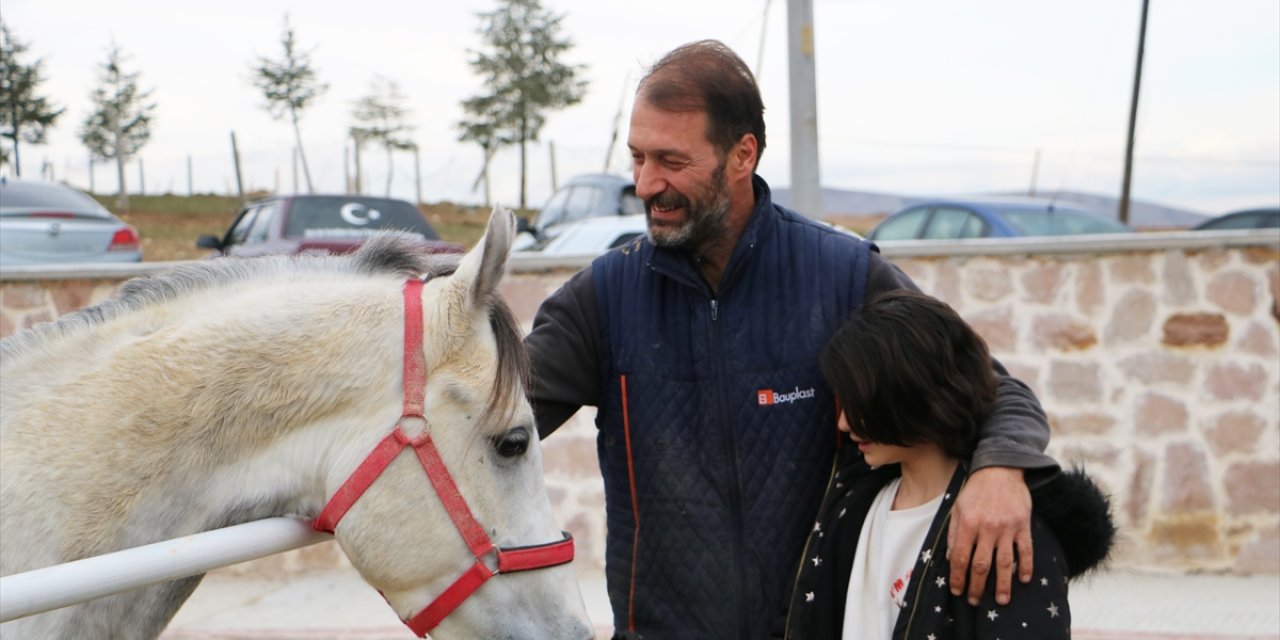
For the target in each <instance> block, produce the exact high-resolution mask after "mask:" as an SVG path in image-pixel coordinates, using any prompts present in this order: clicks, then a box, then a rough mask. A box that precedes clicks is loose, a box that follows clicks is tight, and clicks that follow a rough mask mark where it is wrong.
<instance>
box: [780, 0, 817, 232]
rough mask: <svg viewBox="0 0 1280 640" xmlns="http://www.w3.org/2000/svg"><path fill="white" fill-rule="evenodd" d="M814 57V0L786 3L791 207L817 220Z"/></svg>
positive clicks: (790, 0)
mask: <svg viewBox="0 0 1280 640" xmlns="http://www.w3.org/2000/svg"><path fill="white" fill-rule="evenodd" d="M813 57H814V46H813V0H787V62H788V71H789V75H790V87H791V90H790V95H791V207H792V208H793V209H795V210H796V211H798V212H800V213H801V214H803V215H806V216H809V217H812V218H818V217H821V216H822V178H821V176H820V175H819V172H818V166H819V165H818V90H817V80H816V73H815V70H814V59H813Z"/></svg>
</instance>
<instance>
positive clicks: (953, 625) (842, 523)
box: [784, 447, 1115, 640]
mask: <svg viewBox="0 0 1280 640" xmlns="http://www.w3.org/2000/svg"><path fill="white" fill-rule="evenodd" d="M841 462H842V463H841V465H840V468H839V469H838V470H837V471H836V472H835V474H834V475H833V476H832V479H831V482H830V487H829V488H828V492H827V495H826V497H825V498H824V500H823V505H822V508H821V510H820V511H819V515H818V521H817V523H816V525H815V527H814V530H813V532H812V533H811V534H810V536H809V542H808V545H807V546H806V548H805V553H804V556H803V558H802V560H801V562H800V567H799V569H798V570H797V577H796V584H795V590H794V592H793V593H792V596H791V604H790V607H789V610H788V612H787V619H786V623H785V629H786V632H785V635H784V637H785V638H787V639H788V640H839V639H840V637H841V632H842V630H843V624H844V605H845V597H846V596H847V594H848V587H849V576H850V573H851V572H852V568H853V556H854V550H855V548H856V547H857V544H858V536H859V534H860V533H861V530H862V525H863V522H864V521H865V520H866V518H867V515H868V513H869V511H870V508H871V504H872V502H873V501H874V500H875V497H876V494H877V493H879V491H880V489H881V488H883V487H884V486H885V484H887V483H888V482H889V481H890V480H892V479H893V478H895V477H896V476H897V475H898V474H899V467H898V465H888V466H885V467H881V468H877V469H872V468H870V467H868V466H867V465H866V463H865V462H863V461H862V457H861V455H859V454H858V453H857V451H856V450H855V449H853V447H844V450H843V451H842V452H841ZM968 471H969V467H968V465H967V464H966V463H962V464H961V465H960V466H959V467H958V468H957V469H956V473H955V475H954V476H953V477H952V479H951V484H950V486H949V487H948V488H947V492H946V494H944V497H943V503H942V506H941V507H939V509H938V514H937V515H936V516H935V517H934V519H933V522H932V524H931V525H930V527H929V532H928V534H926V536H925V541H924V544H923V545H922V547H921V549H920V553H919V554H917V556H916V565H915V567H913V568H912V571H911V576H912V577H911V580H910V583H909V584H908V586H907V592H906V594H905V602H906V603H907V605H906V607H905V608H903V609H902V611H901V612H900V613H899V614H898V620H897V624H896V625H895V627H894V630H893V640H917V639H919V640H970V639H972V640H989V639H991V638H1001V639H1002V640H1019V639H1033V640H1054V639H1057V638H1070V637H1071V609H1070V607H1069V606H1068V604H1067V586H1068V580H1070V579H1072V578H1075V577H1077V576H1079V575H1081V574H1083V573H1085V572H1087V571H1089V570H1091V569H1093V568H1095V567H1097V566H1098V565H1099V564H1100V563H1102V562H1103V561H1104V560H1105V558H1106V556H1107V554H1108V552H1109V550H1110V548H1111V544H1112V542H1113V540H1114V537H1115V526H1114V524H1113V523H1112V520H1111V514H1110V504H1109V500H1108V498H1107V497H1106V496H1105V495H1104V494H1103V493H1102V492H1101V491H1100V490H1099V489H1098V487H1097V486H1096V485H1094V483H1093V481H1092V480H1090V479H1089V478H1088V477H1087V476H1086V475H1085V474H1084V473H1083V472H1079V471H1069V472H1063V473H1056V474H1054V475H1053V476H1052V477H1050V478H1049V479H1047V480H1045V481H1043V482H1042V483H1041V484H1040V485H1038V486H1037V487H1035V488H1033V489H1032V492H1031V498H1032V505H1033V506H1032V529H1031V536H1032V548H1033V550H1034V551H1033V553H1034V556H1035V561H1034V576H1033V578H1032V580H1031V583H1030V584H1022V583H1021V582H1020V581H1019V580H1018V579H1017V578H1016V577H1015V578H1014V580H1013V588H1012V593H1011V597H1010V600H1009V604H1007V605H1004V606H1000V605H997V604H996V603H995V573H994V572H992V574H991V576H990V578H989V580H988V582H987V585H986V588H985V589H984V592H983V596H982V599H981V600H980V602H979V603H978V606H976V607H974V606H970V605H969V603H968V600H967V599H966V597H965V596H963V595H962V596H960V597H953V596H952V595H951V590H950V586H949V582H948V575H949V573H950V563H949V562H948V561H947V560H946V557H947V528H948V526H949V524H950V516H951V508H952V506H953V505H954V504H955V501H954V499H955V496H956V495H958V493H959V491H960V488H961V486H963V484H964V480H965V478H966V475H967V474H968ZM815 559H816V560H815Z"/></svg>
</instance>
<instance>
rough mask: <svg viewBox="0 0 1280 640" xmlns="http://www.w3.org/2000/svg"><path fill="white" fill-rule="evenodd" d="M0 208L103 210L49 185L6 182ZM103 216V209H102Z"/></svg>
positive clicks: (95, 203)
mask: <svg viewBox="0 0 1280 640" xmlns="http://www.w3.org/2000/svg"><path fill="white" fill-rule="evenodd" d="M3 193H4V197H3V198H0V206H4V207H22V208H37V207H38V208H42V209H44V208H48V209H89V210H92V211H98V210H100V209H103V207H102V205H100V204H98V201H97V200H94V199H93V198H90V197H89V196H87V195H85V194H83V193H81V192H79V191H76V190H75V189H70V188H65V187H61V186H58V185H51V184H22V183H20V182H6V183H5V184H4V190H3ZM103 213H104V214H105V209H103Z"/></svg>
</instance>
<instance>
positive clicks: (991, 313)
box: [965, 307, 1018, 355]
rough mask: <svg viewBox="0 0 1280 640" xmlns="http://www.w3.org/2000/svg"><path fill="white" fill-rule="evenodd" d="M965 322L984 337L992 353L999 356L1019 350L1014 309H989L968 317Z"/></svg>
mask: <svg viewBox="0 0 1280 640" xmlns="http://www.w3.org/2000/svg"><path fill="white" fill-rule="evenodd" d="M965 322H968V323H969V326H971V327H973V330H974V331H976V332H977V333H978V335H980V336H982V339H983V340H984V341H985V342H986V343H987V349H989V350H990V351H991V353H993V354H997V355H999V354H1004V353H1014V352H1016V351H1017V350H1018V327H1017V325H1015V324H1014V322H1013V309H1011V308H1009V307H989V308H986V309H983V310H981V311H978V312H977V313H973V314H968V315H966V316H965Z"/></svg>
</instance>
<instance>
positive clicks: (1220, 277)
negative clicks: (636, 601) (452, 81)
mask: <svg viewBox="0 0 1280 640" xmlns="http://www.w3.org/2000/svg"><path fill="white" fill-rule="evenodd" d="M885 254H886V255H888V256H889V257H891V258H892V259H893V260H894V262H895V263H897V264H898V265H899V266H901V267H902V269H903V270H904V271H906V272H907V273H908V274H909V275H910V276H911V277H912V278H913V279H914V280H915V281H916V282H917V283H918V284H919V285H920V287H921V288H922V289H924V290H925V291H927V292H929V293H932V294H934V295H936V296H938V297H940V298H942V299H943V300H946V301H947V302H948V303H950V304H951V305H952V306H954V307H955V308H956V309H957V310H958V311H959V312H960V313H961V314H962V315H963V316H964V317H965V318H966V319H968V320H969V321H970V322H971V323H972V324H973V325H974V327H975V328H977V329H978V331H979V332H980V333H982V335H983V336H984V337H985V338H986V339H987V341H988V343H989V345H990V346H991V349H992V352H993V353H994V354H995V355H996V356H997V357H998V358H999V359H1000V360H1001V361H1002V362H1003V363H1004V364H1005V365H1006V366H1007V367H1008V368H1009V369H1010V371H1012V372H1013V373H1014V374H1015V375H1016V376H1018V377H1019V378H1020V379H1022V380H1023V381H1025V382H1026V383H1027V384H1029V385H1030V386H1031V387H1032V388H1033V389H1034V390H1035V391H1036V394H1037V395H1038V396H1039V397H1040V399H1041V401H1042V402H1043V403H1044V406H1045V409H1046V410H1047V412H1048V413H1049V416H1050V422H1051V425H1052V428H1053V437H1052V442H1051V444H1050V449H1049V452H1050V453H1051V454H1052V455H1054V456H1055V457H1056V458H1057V459H1058V460H1060V461H1061V462H1063V464H1078V465H1083V466H1085V467H1086V468H1087V469H1088V470H1089V471H1090V472H1091V473H1092V474H1093V475H1094V476H1095V477H1096V478H1097V479H1098V480H1099V481H1100V482H1101V483H1102V484H1103V485H1104V486H1105V488H1106V489H1108V490H1109V491H1110V492H1111V493H1112V495H1113V501H1114V508H1115V511H1116V515H1117V517H1118V520H1119V522H1120V525H1121V527H1122V542H1121V545H1120V548H1119V549H1118V553H1117V555H1116V557H1115V560H1114V561H1113V566H1116V567H1129V568H1159V569H1168V570H1177V571H1219V572H1230V573H1239V574H1248V573H1272V574H1275V573H1280V306H1278V304H1280V303H1278V302H1277V300H1278V299H1280V237H1274V238H1273V237H1265V236H1264V237H1258V236H1251V235H1249V234H1243V233H1222V234H1187V233H1180V234H1178V233H1174V234H1142V237H1141V238H1137V239H1133V238H1126V239H1111V240H1092V241H1080V242H1070V243H1061V242H1056V243H1046V242H1043V241H1025V242H1020V243H1010V242H1007V241H1005V242H1000V243H988V242H982V241H974V242H966V243H962V244H957V245H920V244H909V243H908V244H900V245H893V246H886V247H885ZM582 263H583V261H582V260H577V261H574V262H573V265H574V266H576V265H579V264H582ZM554 264H555V263H549V262H546V261H539V260H534V259H530V260H516V261H514V264H513V273H511V274H510V275H508V277H507V278H506V279H505V280H504V282H503V293H504V295H505V297H506V298H507V300H508V301H509V302H510V303H511V305H512V306H513V308H514V309H515V311H516V313H517V315H518V316H519V317H520V318H522V319H523V320H524V322H525V323H526V329H527V328H528V325H529V323H530V322H531V320H532V317H533V313H534V311H535V310H536V308H537V306H538V304H539V303H540V302H541V301H542V300H543V299H544V298H545V297H546V296H547V295H549V294H550V293H551V292H552V291H554V290H555V289H556V288H558V287H559V286H560V285H561V284H562V283H563V282H564V280H565V279H566V278H567V277H568V276H569V275H570V274H571V273H572V269H570V268H564V267H563V266H562V267H560V268H556V267H555V266H554ZM154 268H156V267H155V266H149V269H154ZM126 275H128V274H125V273H120V274H115V273H106V274H103V273H98V274H92V273H89V274H85V273H76V272H69V271H64V272H59V273H56V274H54V275H49V274H43V275H41V274H34V273H30V272H24V273H18V272H8V273H0V335H8V334H9V333H12V332H13V331H15V330H16V329H18V328H21V327H26V326H30V325H31V324H33V323H36V322H42V321H46V320H49V319H51V318H54V317H56V316H57V315H59V314H62V313H66V312H68V311H71V310H74V309H77V308H79V307H81V306H84V305H86V304H92V303H95V302H98V301H100V300H102V299H104V298H106V297H107V296H109V295H110V294H111V293H112V292H113V291H114V290H115V288H116V286H117V285H118V284H119V282H120V280H121V278H122V277H124V276H126ZM592 418H593V412H592V411H591V410H590V409H584V410H583V411H582V412H579V414H578V415H577V416H575V418H574V420H573V421H571V422H570V424H568V425H566V426H565V427H563V428H562V429H561V430H560V431H559V432H557V433H556V434H555V435H554V436H552V437H551V438H549V439H548V440H547V441H546V442H545V443H544V447H543V456H544V465H545V469H546V475H547V483H548V487H549V490H550V492H551V497H552V501H553V503H554V504H555V505H556V507H557V510H558V513H559V515H560V518H561V522H562V524H563V525H564V526H565V527H566V528H567V529H569V530H570V531H572V532H573V533H574V536H575V538H576V539H577V543H578V558H579V560H578V563H577V566H578V570H579V571H580V572H582V573H598V572H599V571H600V570H601V568H602V566H603V556H604V548H603V545H604V526H605V525H604V498H603V488H602V486H601V482H600V475H599V473H600V472H599V467H598V466H597V463H596V455H595V437H594V425H593V423H592ZM343 562H344V561H343V560H342V558H341V555H340V553H338V552H337V551H336V550H335V549H334V547H333V545H332V544H331V543H329V544H326V545H322V546H320V547H313V548H311V549H307V550H302V551H297V552H292V553H289V554H281V555H280V556H276V557H273V558H268V559H265V560H261V561H258V562H257V563H249V564H247V565H242V567H241V568H238V569H235V570H236V571H254V570H260V569H264V568H269V569H270V570H271V571H276V572H278V571H282V570H286V571H287V570H299V569H305V568H308V567H317V566H326V565H340V564H342V563H343ZM255 568H256V569H255Z"/></svg>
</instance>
